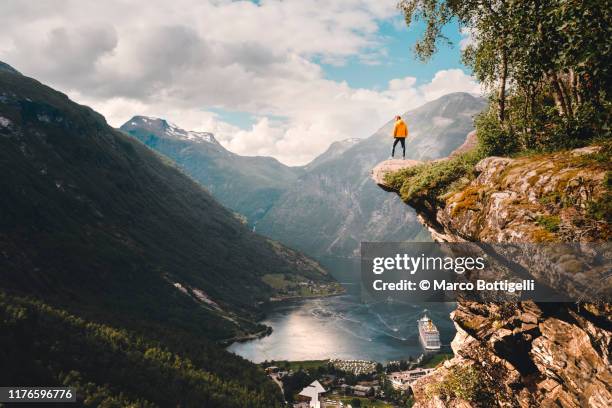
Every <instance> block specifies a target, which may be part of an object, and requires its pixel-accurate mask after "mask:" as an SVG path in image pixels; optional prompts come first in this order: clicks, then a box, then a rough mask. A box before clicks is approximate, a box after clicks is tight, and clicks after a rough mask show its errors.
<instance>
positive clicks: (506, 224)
mask: <svg viewBox="0 0 612 408" xmlns="http://www.w3.org/2000/svg"><path fill="white" fill-rule="evenodd" d="M610 153H611V149H610V147H609V146H607V147H601V146H590V147H586V148H582V149H576V150H572V151H565V152H558V153H553V154H547V155H538V156H529V157H521V158H516V159H511V158H502V157H488V158H486V159H483V160H481V161H480V162H479V163H478V164H477V165H476V167H475V175H474V177H473V178H472V179H471V180H470V179H468V180H461V181H460V183H459V184H456V188H454V189H451V191H449V192H446V193H445V194H443V195H442V196H440V195H437V194H435V193H433V194H432V192H431V191H428V190H426V189H425V190H423V191H420V192H417V193H414V192H413V191H412V190H411V188H410V187H411V186H413V185H414V182H415V180H413V179H411V178H410V176H408V174H409V172H405V170H404V173H402V172H399V173H395V175H393V174H392V176H391V177H384V175H382V177H381V174H380V173H378V174H375V175H374V176H375V178H376V181H377V183H379V184H380V185H381V187H383V188H384V189H385V190H392V191H396V192H398V193H399V194H401V195H402V197H403V198H404V199H405V200H406V202H407V204H408V205H410V206H411V207H413V208H414V209H415V210H416V211H417V213H418V214H419V218H420V220H421V221H422V222H423V223H424V225H425V226H426V227H427V228H428V229H429V230H430V231H431V233H432V236H433V237H434V239H436V240H437V241H441V242H444V241H446V242H453V241H476V242H488V243H497V242H500V243H523V242H582V243H587V242H609V239H610V232H611V229H610V205H611V204H610V197H611V191H612V186H611V184H610V174H611V173H610V172H611V171H612V167H611V165H610V163H611V162H610ZM414 165H417V166H418V165H419V164H418V163H415V164H414ZM409 167H410V166H408V168H409ZM408 168H407V169H408ZM533 259H534V258H529V259H524V260H522V261H521V265H522V266H523V267H525V268H528V267H530V266H531V267H533V268H535V269H537V268H538V266H537V265H534V260H533ZM579 272H584V271H579ZM577 276H580V274H578V275H577ZM540 278H541V279H543V280H545V283H547V284H548V285H549V286H551V287H552V288H555V289H559V290H567V288H566V287H565V286H564V285H565V283H566V282H565V281H564V280H559V279H558V278H556V277H555V273H554V272H551V269H546V270H542V271H540ZM601 283H602V284H603V285H606V284H607V283H606V282H605V281H603V282H601ZM451 318H452V319H453V320H454V322H455V326H456V327H457V335H456V337H455V339H454V340H453V342H452V348H453V351H454V352H455V358H454V359H452V360H451V361H449V362H447V363H445V364H444V366H442V367H439V368H438V369H437V370H436V372H435V373H434V374H433V375H432V376H428V377H426V378H423V379H422V380H419V381H417V382H416V383H414V384H413V387H412V389H413V391H414V393H415V398H416V400H417V404H415V407H416V406H418V407H439V406H462V407H471V406H521V407H532V406H546V407H576V408H577V407H586V406H589V407H602V408H603V407H609V406H610V404H611V403H612V386H611V384H612V370H611V369H610V360H611V358H612V354H611V347H612V312H611V309H610V304H606V303H598V304H590V303H587V304H574V303H572V304H570V303H561V304H560V303H535V302H532V301H528V302H518V303H498V304H495V303H474V302H467V301H460V302H458V304H457V310H456V311H454V312H453V313H452V315H451Z"/></svg>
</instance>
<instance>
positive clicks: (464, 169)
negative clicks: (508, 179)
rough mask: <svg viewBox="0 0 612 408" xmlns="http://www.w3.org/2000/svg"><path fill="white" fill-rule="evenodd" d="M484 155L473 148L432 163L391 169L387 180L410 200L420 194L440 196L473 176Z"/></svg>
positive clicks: (430, 196)
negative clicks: (470, 150) (397, 169)
mask: <svg viewBox="0 0 612 408" xmlns="http://www.w3.org/2000/svg"><path fill="white" fill-rule="evenodd" d="M480 159H481V156H480V152H479V151H472V152H468V153H464V154H461V155H458V156H456V157H453V158H451V159H449V160H442V161H437V162H431V163H423V164H420V165H418V166H414V167H409V168H407V169H403V170H400V171H397V172H395V173H390V174H387V175H386V176H385V181H386V182H387V183H388V184H389V186H390V187H392V188H393V189H395V190H397V191H399V192H400V196H401V197H402V200H404V201H406V202H409V201H412V200H415V199H418V198H419V197H421V196H424V197H428V198H432V199H434V200H439V199H440V196H442V195H444V194H446V193H447V192H448V191H450V190H451V189H452V188H453V187H455V186H456V185H457V184H462V183H466V182H467V181H469V180H471V179H472V178H473V177H474V165H475V164H476V163H477V162H478V161H479V160H480Z"/></svg>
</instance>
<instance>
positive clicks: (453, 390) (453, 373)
mask: <svg viewBox="0 0 612 408" xmlns="http://www.w3.org/2000/svg"><path fill="white" fill-rule="evenodd" d="M426 395H427V397H428V398H430V399H431V398H433V397H434V396H438V397H439V398H440V399H442V400H452V399H462V400H464V401H468V402H472V403H477V404H485V403H487V402H489V401H490V400H491V395H490V391H488V390H487V389H486V386H485V379H484V376H483V374H482V372H481V371H480V369H478V368H476V367H475V366H453V367H452V368H451V369H450V370H449V371H448V372H447V373H446V375H445V376H444V378H443V379H442V381H440V382H437V383H432V384H430V385H429V386H428V387H427V389H426Z"/></svg>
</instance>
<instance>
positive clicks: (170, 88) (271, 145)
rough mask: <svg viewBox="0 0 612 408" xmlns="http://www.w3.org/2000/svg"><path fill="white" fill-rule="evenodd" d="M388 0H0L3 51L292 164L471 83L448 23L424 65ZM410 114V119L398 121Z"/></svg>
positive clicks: (100, 96)
mask: <svg viewBox="0 0 612 408" xmlns="http://www.w3.org/2000/svg"><path fill="white" fill-rule="evenodd" d="M396 4H397V1H396V0H285V1H280V0H260V1H257V2H254V1H246V0H245V1H229V0H208V1H204V0H173V1H165V0H146V1H145V0H105V1H90V0H38V1H35V2H25V1H21V0H3V1H2V2H0V60H1V61H4V62H6V63H8V64H10V65H11V66H13V67H14V68H16V69H17V70H19V71H20V72H22V73H23V74H25V75H27V76H31V77H34V78H36V79H38V80H39V81H41V82H44V83H46V84H48V85H50V86H52V87H54V88H55V89H58V90H60V91H62V92H64V93H66V94H68V96H69V97H70V98H71V99H73V100H75V101H77V102H78V103H81V104H85V105H89V106H91V107H92V108H94V109H95V110H97V111H98V112H100V113H102V114H103V115H104V116H105V117H106V120H107V121H108V122H109V124H111V125H112V126H115V127H119V126H121V125H122V124H123V123H124V122H126V121H127V120H129V119H130V118H131V117H132V116H134V115H147V116H156V117H162V118H165V119H168V120H169V121H171V122H173V123H175V124H177V125H178V126H180V127H182V128H184V129H187V130H197V131H208V132H213V133H214V134H215V136H216V138H217V139H218V140H219V141H220V142H221V143H222V144H223V145H224V146H225V147H226V148H228V149H229V150H231V151H233V152H235V153H238V154H241V155H248V156H255V155H265V156H273V157H275V158H277V159H278V160H280V161H281V162H283V163H285V164H288V165H301V164H305V163H307V162H309V161H310V160H312V159H313V158H314V157H316V156H317V155H318V154H320V153H322V152H323V151H324V150H325V149H326V148H327V147H328V146H329V145H330V144H331V143H332V142H334V141H337V140H342V139H347V138H355V137H357V138H363V137H367V136H369V135H371V134H372V133H374V132H375V131H376V130H377V129H378V128H380V126H382V125H383V124H384V123H386V122H387V121H388V120H390V119H391V118H392V117H393V116H394V115H396V114H401V113H403V112H406V111H408V110H411V109H413V108H415V107H417V106H420V105H422V104H423V103H425V102H427V101H430V100H434V99H437V98H439V97H440V96H442V95H444V94H447V93H451V92H460V91H461V92H470V93H479V92H480V86H479V85H478V84H477V83H476V81H475V80H474V79H473V78H472V77H471V76H470V73H469V70H468V69H467V68H466V67H464V66H463V65H462V64H461V61H460V50H461V48H462V46H463V45H465V43H466V41H468V40H469V39H468V38H467V37H466V36H465V35H462V33H461V31H460V30H459V28H458V27H457V26H456V25H455V26H453V25H451V26H449V27H447V28H446V32H445V33H446V35H447V36H448V37H449V38H450V39H451V41H452V42H453V45H452V46H443V47H441V48H440V50H439V52H438V54H436V56H435V57H434V58H433V59H432V60H431V61H429V62H428V63H426V64H425V63H422V62H420V61H417V60H416V59H415V57H414V55H413V53H412V47H413V46H414V43H415V41H416V40H417V39H418V38H419V36H420V34H421V33H422V28H423V27H422V25H419V24H417V25H415V26H411V27H410V28H408V27H406V24H405V23H404V21H403V17H402V16H401V14H400V12H399V10H398V9H397V8H396ZM408 120H409V118H408Z"/></svg>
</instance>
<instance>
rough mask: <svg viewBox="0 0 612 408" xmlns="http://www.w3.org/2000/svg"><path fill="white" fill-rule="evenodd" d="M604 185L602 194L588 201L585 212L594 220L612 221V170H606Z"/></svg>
mask: <svg viewBox="0 0 612 408" xmlns="http://www.w3.org/2000/svg"><path fill="white" fill-rule="evenodd" d="M604 186H605V187H606V192H605V193H604V194H603V197H602V198H601V199H600V200H598V201H592V202H590V203H589V205H588V208H587V213H588V214H589V216H591V217H592V218H594V219H596V220H601V221H606V222H607V223H612V171H608V172H606V177H605V178H604Z"/></svg>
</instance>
